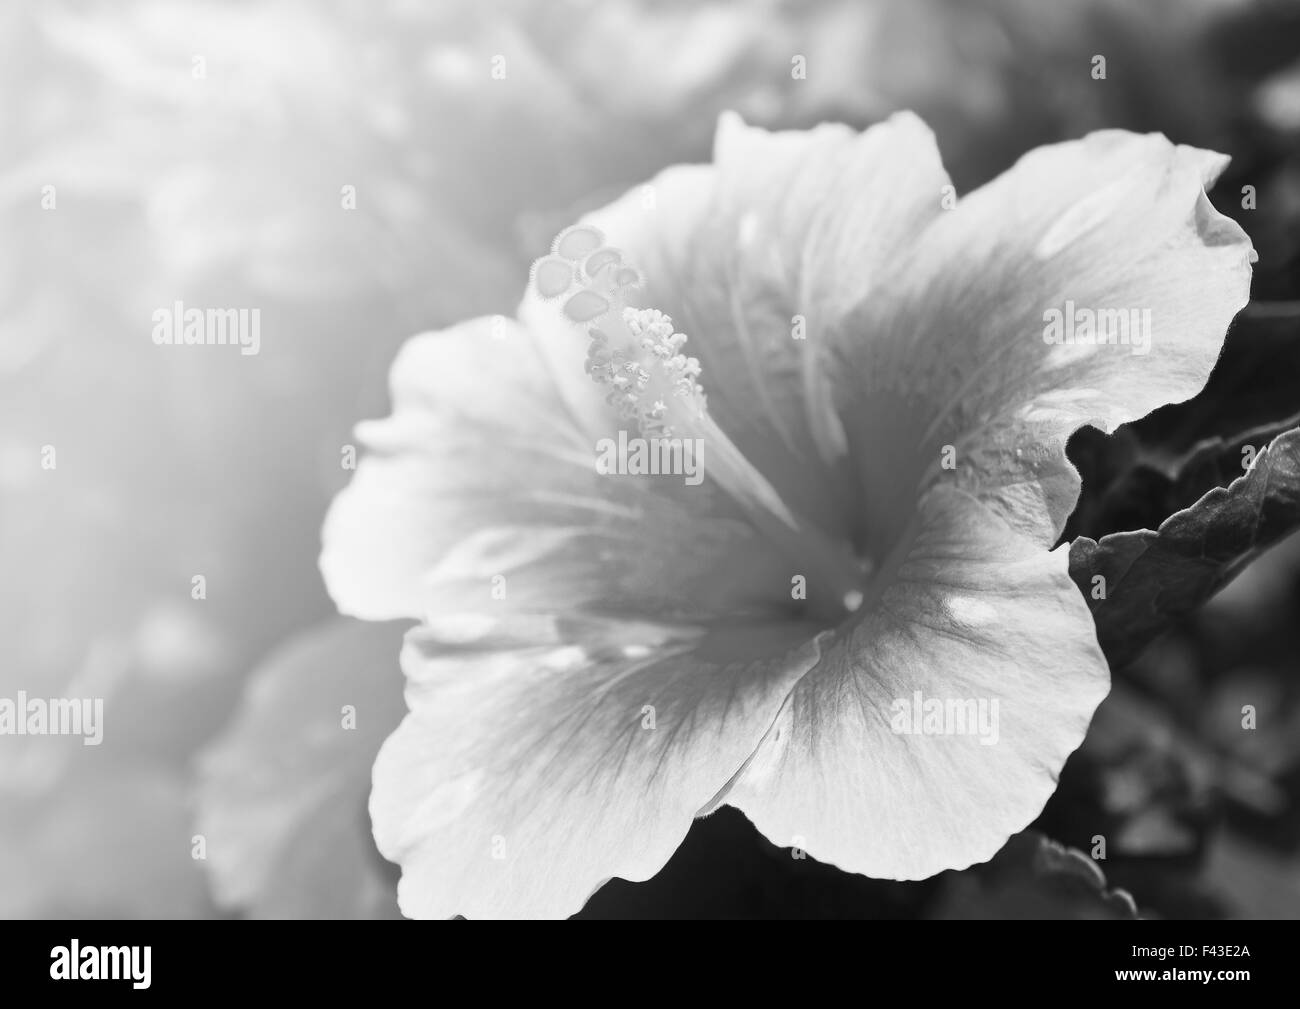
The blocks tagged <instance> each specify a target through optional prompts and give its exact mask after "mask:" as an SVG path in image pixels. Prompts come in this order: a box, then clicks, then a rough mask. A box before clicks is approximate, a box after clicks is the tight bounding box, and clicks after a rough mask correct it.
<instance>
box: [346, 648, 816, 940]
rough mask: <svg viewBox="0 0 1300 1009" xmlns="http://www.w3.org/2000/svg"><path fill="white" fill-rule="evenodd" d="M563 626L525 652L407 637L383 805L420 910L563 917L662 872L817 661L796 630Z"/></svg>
mask: <svg viewBox="0 0 1300 1009" xmlns="http://www.w3.org/2000/svg"><path fill="white" fill-rule="evenodd" d="M567 631H568V634H567V636H566V637H564V638H560V637H552V638H550V639H547V638H544V637H539V638H538V640H536V641H534V642H532V643H530V644H527V645H522V644H521V645H519V646H518V647H516V648H513V649H511V650H499V649H491V648H488V649H473V648H470V649H464V648H462V649H455V648H449V647H448V646H446V645H444V644H442V643H440V642H439V641H438V640H437V638H436V637H435V636H433V635H431V634H429V633H428V632H426V631H423V630H415V631H412V632H411V633H410V635H409V636H408V639H407V645H406V648H405V649H404V651H403V656H402V664H403V668H404V669H405V671H406V674H407V677H408V680H409V683H408V689H407V699H408V702H409V703H410V706H411V714H409V715H408V716H407V718H406V719H405V721H403V723H402V725H401V727H400V728H399V729H398V730H397V732H396V733H394V735H393V736H391V737H390V738H389V740H388V741H387V742H386V743H385V744H384V747H383V749H382V750H381V751H380V754H379V758H378V760H377V762H376V764H375V771H374V782H375V788H374V792H373V793H372V797H371V804H370V809H371V816H372V818H373V820H374V825H375V838H376V841H377V842H378V844H379V848H380V851H382V852H383V853H384V855H385V856H386V857H387V858H389V859H391V860H393V861H396V862H400V863H401V865H402V882H401V885H400V887H399V891H398V897H399V901H400V903H401V907H402V911H403V913H405V914H406V915H408V916H410V917H416V918H445V917H450V916H452V915H456V914H463V915H466V916H468V917H470V918H535V917H562V916H566V915H569V914H573V913H575V912H577V911H578V910H580V909H581V907H582V905H583V903H585V901H586V900H587V898H588V897H590V896H591V894H592V893H593V892H595V890H596V889H597V888H598V887H599V886H601V885H602V884H603V883H604V882H605V881H606V880H608V879H610V878H611V877H613V876H620V877H622V878H624V879H629V880H643V879H648V878H649V877H650V876H652V875H654V874H655V873H656V872H657V871H658V870H659V869H660V867H661V866H663V864H664V863H665V862H666V861H667V860H668V858H669V857H670V856H671V855H672V853H673V851H674V850H676V848H677V846H678V844H680V843H681V840H682V838H683V837H685V835H686V831H687V830H688V829H689V827H690V824H691V820H692V819H693V818H694V817H695V816H696V815H697V814H699V813H700V812H701V811H703V810H704V809H706V807H709V806H710V805H711V803H712V801H713V800H714V798H715V796H717V795H718V793H719V792H720V791H721V790H722V789H724V788H725V787H726V785H727V783H728V782H729V781H730V780H731V778H732V776H733V775H734V774H735V773H736V771H737V770H738V769H739V768H740V766H741V765H742V764H743V763H744V761H745V759H746V758H747V757H748V756H749V755H750V753H752V752H753V749H754V747H755V746H756V745H757V743H758V741H759V739H760V738H761V737H762V735H763V732H764V731H765V730H766V728H767V727H768V726H769V725H770V724H771V722H772V719H773V718H774V717H775V715H776V712H777V710H778V709H779V707H780V704H781V700H782V698H783V697H784V696H785V695H786V693H787V692H788V691H789V689H790V688H791V686H793V684H794V682H795V681H796V680H797V679H798V677H799V676H800V675H801V674H802V673H803V672H804V671H805V670H807V669H808V668H809V667H810V666H812V665H813V663H814V662H815V661H816V657H817V650H816V646H815V644H814V643H813V641H812V635H811V632H810V631H808V630H807V629H806V628H805V629H800V628H798V627H797V626H796V625H784V626H775V627H763V626H758V625H755V626H748V627H746V626H741V625H736V626H733V627H729V628H717V629H715V630H714V631H712V632H709V633H707V634H700V633H699V632H698V631H696V632H689V631H685V630H674V629H671V628H665V627H652V626H650V625H640V626H638V625H635V624H617V623H604V624H598V623H586V624H583V625H581V626H570V627H569V628H567Z"/></svg>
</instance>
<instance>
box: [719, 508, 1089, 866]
mask: <svg viewBox="0 0 1300 1009" xmlns="http://www.w3.org/2000/svg"><path fill="white" fill-rule="evenodd" d="M1066 565H1067V552H1066V551H1064V550H1058V551H1055V552H1052V553H1049V552H1047V551H1045V550H1044V549H1043V548H1042V547H1041V546H1039V545H1038V544H1036V543H1034V542H1033V541H1032V540H1029V539H1027V538H1025V537H1023V536H1020V535H1018V534H1016V533H1015V532H1014V531H1013V530H1012V529H1010V528H1009V527H1008V526H1007V525H1006V524H1005V523H1003V522H1001V521H1000V520H999V519H998V518H997V517H996V516H995V515H993V514H992V512H990V511H989V510H988V509H987V508H985V507H984V506H983V505H981V504H980V503H979V502H977V501H976V500H975V499H973V498H971V497H970V496H968V495H966V494H964V493H962V492H961V491H957V490H953V489H951V488H947V487H938V488H936V489H935V490H934V491H933V492H932V493H931V494H930V495H929V496H928V497H927V499H926V501H925V502H924V503H923V506H922V520H921V531H920V534H919V535H918V537H917V538H916V540H915V542H914V543H913V544H912V546H911V548H910V550H908V551H907V554H906V557H905V559H904V560H903V563H902V564H901V565H900V566H899V568H898V571H897V574H896V577H895V578H894V579H893V580H892V582H891V583H890V584H889V585H888V586H887V587H886V588H885V589H884V591H883V593H882V594H881V596H880V597H879V598H878V599H877V600H876V601H875V602H874V603H872V604H870V605H869V606H868V609H867V611H866V613H865V617H864V619H863V620H861V622H859V623H858V624H857V625H856V626H854V627H852V628H851V629H847V630H842V631H840V632H837V633H836V635H835V638H834V639H833V641H832V642H829V643H827V644H826V645H824V646H823V657H822V659H821V661H820V662H819V663H818V664H817V665H816V667H814V668H813V669H812V670H811V671H810V672H809V673H808V674H807V675H806V676H804V677H803V679H801V680H800V681H799V684H798V686H796V687H795V689H794V690H793V691H792V692H791V694H790V697H789V698H788V699H787V701H786V704H785V705H784V706H783V708H782V711H781V715H780V717H778V718H777V720H776V722H775V723H774V725H773V726H772V729H771V730H770V732H769V733H768V734H767V736H766V738H765V739H764V741H763V743H762V745H761V746H759V748H758V750H757V752H756V753H755V754H754V757H753V758H752V760H751V761H750V762H749V764H748V765H747V766H746V768H745V770H744V772H743V773H742V774H741V775H740V776H739V778H738V780H737V782H736V784H735V786H734V787H733V788H732V790H731V791H730V792H729V793H728V794H727V795H726V797H725V801H726V802H727V804H729V805H732V806H736V807H738V808H739V809H741V810H743V811H744V812H745V814H746V815H747V816H748V817H749V818H750V819H751V820H753V822H754V823H755V825H756V826H757V827H758V828H759V829H760V830H761V831H763V833H764V834H766V835H767V837H768V838H769V839H770V840H772V841H773V843H775V844H779V845H784V846H792V847H798V848H802V849H804V850H806V851H807V852H808V853H809V854H810V855H812V856H813V857H814V858H817V859H818V860H820V861H823V862H829V863H833V864H834V865H837V866H839V867H840V868H842V869H846V870H848V871H851V872H860V873H864V874H866V875H869V876H874V877H885V878H894V879H921V878H925V877H927V876H931V875H934V874H935V873H937V872H940V871H942V870H945V869H955V868H964V867H965V866H968V865H971V864H972V863H975V862H981V861H984V860H986V859H988V858H990V857H992V855H993V854H994V852H996V851H997V850H998V849H999V848H1000V847H1001V846H1002V845H1003V844H1004V843H1005V841H1006V839H1007V837H1008V836H1010V835H1011V834H1013V833H1015V832H1016V831H1018V830H1020V829H1021V828H1023V827H1024V826H1025V825H1026V824H1027V823H1029V822H1030V821H1031V820H1033V818H1034V817H1035V816H1036V815H1037V814H1038V812H1039V811H1040V810H1041V809H1042V807H1043V804H1044V803H1045V802H1046V801H1047V799H1048V797H1049V796H1050V795H1051V794H1052V792H1053V790H1054V789H1055V787H1056V780H1057V776H1058V775H1059V773H1060V770H1061V767H1062V765H1063V764H1064V763H1065V759H1066V757H1067V756H1069V754H1070V753H1071V752H1072V751H1073V750H1074V749H1075V748H1076V747H1077V746H1078V745H1079V743H1080V742H1081V741H1082V740H1083V736H1084V733H1085V731H1086V730H1087V727H1088V723H1089V720H1090V719H1091V717H1092V713H1093V711H1094V709H1095V708H1096V706H1097V705H1098V704H1099V703H1100V702H1101V700H1102V698H1103V697H1105V695H1106V692H1107V689H1108V687H1109V673H1108V669H1107V666H1106V661H1105V659H1104V657H1103V656H1102V653H1101V649H1100V648H1099V647H1098V645H1097V641H1096V634H1095V631H1094V629H1093V624H1092V619H1091V617H1090V616H1089V613H1088V607H1087V605H1086V603H1085V602H1084V600H1083V597H1082V596H1081V595H1080V594H1079V590H1078V589H1077V588H1076V587H1075V585H1074V583H1073V582H1072V581H1071V580H1070V577H1069V574H1068V572H1067V569H1066ZM918 694H919V701H920V704H919V705H918V704H917V701H918ZM930 701H937V702H938V703H939V704H941V705H943V706H944V709H945V711H946V709H947V707H948V706H949V705H950V704H951V705H952V714H951V715H945V719H946V720H943V721H935V722H934V723H933V725H932V726H927V724H926V722H925V720H924V718H922V720H921V721H920V722H919V723H917V722H914V721H913V720H912V715H911V713H912V711H914V710H916V711H919V712H921V713H922V714H923V715H924V714H925V713H926V711H927V702H930ZM995 703H996V707H994V704H995ZM972 704H973V705H975V707H974V708H972V707H971V705H972ZM981 705H982V707H981ZM959 707H960V710H961V712H962V716H963V718H964V719H965V720H964V721H961V720H958V719H957V711H958V708H959ZM972 712H974V713H975V717H974V718H973V719H972V718H970V715H971V713H972ZM899 718H901V719H902V721H900V722H896V721H895V719H899ZM981 719H982V720H981ZM918 725H919V727H920V728H921V729H922V730H927V729H930V728H935V729H939V730H940V731H939V732H930V731H922V732H920V733H917V732H914V731H908V732H906V733H902V732H897V731H895V730H896V729H897V728H900V727H906V728H907V729H909V730H912V729H915V728H917V727H918Z"/></svg>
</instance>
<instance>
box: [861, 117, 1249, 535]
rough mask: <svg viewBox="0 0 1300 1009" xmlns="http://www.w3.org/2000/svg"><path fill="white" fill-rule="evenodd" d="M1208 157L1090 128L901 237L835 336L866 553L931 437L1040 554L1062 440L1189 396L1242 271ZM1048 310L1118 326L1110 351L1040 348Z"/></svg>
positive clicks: (1074, 477)
mask: <svg viewBox="0 0 1300 1009" xmlns="http://www.w3.org/2000/svg"><path fill="white" fill-rule="evenodd" d="M1225 164H1226V158H1224V157H1223V156H1222V155H1219V154H1214V153H1212V152H1209V151H1202V150H1197V149H1195V148H1190V147H1182V146H1175V145H1173V144H1171V143H1170V142H1169V141H1167V140H1166V139H1165V138H1164V137H1161V136H1159V135H1154V134H1152V135H1146V136H1141V135H1137V134H1132V133H1125V132H1121V131H1106V132H1101V133H1094V134H1091V135H1090V136H1088V137H1086V138H1085V139H1083V140H1078V141H1073V142H1070V143H1064V144H1057V145H1054V146H1051V147H1043V148H1039V149H1038V150H1035V151H1032V152H1031V153H1029V154H1027V155H1025V156H1024V157H1023V158H1021V159H1020V161H1019V162H1018V163H1017V164H1016V165H1015V166H1014V167H1013V168H1011V169H1010V170H1009V171H1007V172H1006V173H1005V174H1003V175H1002V176H1000V177H999V178H997V179H995V180H994V181H993V182H991V183H990V184H988V185H987V186H984V187H983V188H981V189H979V190H976V191H975V192H973V193H971V194H969V195H967V196H964V197H962V199H961V200H960V201H959V202H958V204H957V206H956V208H955V209H952V210H949V211H946V212H944V213H942V214H940V215H938V216H937V217H935V218H934V219H933V220H932V221H931V222H930V224H929V226H928V227H927V228H926V229H925V230H923V231H922V232H921V233H919V234H918V235H916V236H914V237H913V239H912V240H911V241H910V242H909V243H908V248H907V251H906V254H905V255H904V256H902V257H901V258H900V259H899V260H898V261H897V263H896V264H895V268H894V270H893V271H892V272H891V274H890V276H889V277H888V278H887V280H886V281H885V282H884V283H882V284H881V285H880V287H879V288H878V289H877V290H876V291H875V292H874V294H873V296H872V297H869V298H867V299H866V300H865V301H864V302H863V303H862V304H861V306H860V307H859V308H858V310H857V311H855V312H853V313H852V314H851V315H850V316H849V317H848V318H847V319H846V321H845V324H844V325H843V326H842V328H841V332H840V333H839V334H838V342H839V345H840V347H841V348H842V351H841V353H842V358H843V365H844V366H843V368H842V369H841V370H840V372H839V374H840V375H841V376H842V378H843V380H842V382H841V383H840V386H839V388H838V399H839V402H840V404H841V410H842V412H843V413H844V414H845V418H846V427H847V429H848V431H849V434H850V439H851V440H852V441H853V443H854V452H855V454H856V456H857V458H858V459H859V461H860V462H861V465H862V481H863V493H864V495H865V497H866V502H867V508H866V510H867V513H868V517H869V525H870V527H871V529H872V531H873V533H874V535H875V537H876V541H875V543H874V546H875V547H876V549H877V550H887V549H888V548H889V546H890V544H891V543H892V541H893V540H894V538H895V537H896V536H897V535H898V532H899V530H900V528H901V526H902V524H903V523H905V522H906V521H907V519H908V517H909V516H910V514H911V513H912V510H913V506H914V502H915V500H916V497H917V494H918V493H919V491H920V490H921V489H922V488H923V487H924V486H926V485H928V484H929V483H931V482H933V481H934V480H941V479H944V478H945V474H944V471H943V470H942V468H941V455H942V453H943V451H944V446H951V447H952V450H953V452H954V457H953V459H954V461H955V464H956V471H955V474H953V473H951V472H950V473H948V478H951V477H953V476H954V475H955V477H956V479H957V482H958V485H959V486H962V487H964V488H966V489H968V490H970V491H971V492H973V493H975V494H976V495H977V496H978V497H980V498H981V500H983V501H985V503H987V504H988V505H989V506H990V507H991V508H993V509H994V510H995V511H996V512H997V513H998V514H999V515H1001V516H1002V518H1004V519H1005V520H1007V521H1009V522H1011V523H1012V524H1014V525H1016V526H1017V527H1018V528H1019V529H1021V530H1022V531H1023V532H1025V533H1026V534H1027V535H1030V536H1032V537H1034V538H1036V539H1037V540H1038V541H1039V542H1040V543H1043V544H1046V545H1050V544H1052V543H1053V542H1055V540H1056V538H1057V537H1058V536H1059V534H1060V532H1061V529H1062V527H1063V526H1064V523H1065V520H1066V518H1067V517H1068V516H1069V513H1070V512H1071V511H1072V510H1073V508H1074V503H1075V500H1076V498H1077V496H1078V486H1079V478H1078V474H1077V473H1076V472H1075V470H1074V468H1073V466H1071V465H1070V463H1069V462H1068V460H1067V459H1066V457H1065V444H1066V440H1067V439H1068V437H1069V435H1070V434H1071V433H1072V432H1073V431H1074V430H1076V429H1077V428H1078V427H1080V426H1082V425H1084V424H1087V423H1092V424H1095V425H1097V426H1100V427H1102V428H1103V429H1106V430H1109V429H1111V428H1113V427H1114V426H1115V425H1117V424H1119V423H1122V422H1125V421H1130V420H1135V419H1137V418H1139V417H1142V416H1144V415H1145V414H1147V413H1149V412H1150V411H1151V410H1153V409H1155V408H1156V407H1157V406H1161V405H1163V404H1166V403H1174V402H1180V401H1182V400H1185V399H1187V398H1189V397H1191V396H1193V395H1194V394H1195V393H1197V392H1198V391H1199V390H1200V389H1201V387H1202V385H1204V383H1205V380H1206V378H1207V377H1208V376H1209V373H1210V369H1211V368H1212V367H1213V365H1214V362H1215V360H1216V359H1217V357H1218V354H1219V350H1220V348H1221V347H1222V345H1223V338H1224V334H1225V332H1226V330H1227V328H1228V324H1229V323H1230V321H1231V320H1232V317H1233V316H1234V315H1235V314H1236V312H1237V311H1238V310H1239V309H1240V308H1241V307H1242V306H1243V305H1244V304H1245V303H1246V301H1247V298H1248V295H1249V288H1250V263H1251V262H1252V260H1253V252H1252V250H1251V248H1250V242H1249V240H1248V239H1247V237H1246V235H1245V233H1244V232H1243V231H1242V230H1241V228H1240V227H1238V226H1237V225H1236V224H1235V223H1234V222H1232V221H1231V220H1229V219H1228V218H1226V217H1223V216H1222V215H1220V214H1219V213H1217V212H1216V211H1215V210H1214V208H1213V207H1212V206H1211V205H1210V202H1209V200H1208V199H1207V198H1206V196H1205V192H1204V187H1205V186H1207V185H1209V184H1210V183H1212V182H1213V180H1214V178H1215V177H1216V176H1217V175H1218V173H1219V172H1220V171H1221V170H1222V169H1223V167H1224V165H1225ZM1053 310H1058V311H1060V312H1061V313H1062V315H1063V316H1064V315H1065V314H1067V313H1068V314H1069V315H1070V316H1071V317H1075V316H1076V314H1077V313H1078V312H1079V311H1082V312H1084V313H1088V318H1089V320H1090V322H1096V323H1097V324H1098V325H1101V324H1103V323H1109V324H1112V325H1116V326H1118V324H1119V322H1120V319H1121V318H1122V319H1123V320H1124V322H1125V323H1128V322H1129V321H1134V322H1136V326H1135V327H1134V328H1133V329H1131V330H1130V331H1129V332H1128V335H1127V337H1125V335H1124V334H1123V333H1121V332H1119V330H1118V329H1117V330H1116V333H1117V337H1118V338H1120V339H1127V340H1128V341H1129V342H1128V343H1115V344H1111V343H1107V344H1103V345H1089V344H1087V343H1083V344H1080V343H1068V344H1049V343H1047V342H1045V336H1046V335H1053V334H1050V333H1049V321H1050V313H1051V312H1052V311H1053ZM1112 312H1122V313H1125V314H1123V315H1122V316H1120V315H1109V314H1103V313H1112ZM1131 313H1136V314H1135V315H1134V314H1131ZM1144 313H1147V314H1145V315H1144ZM1148 323H1149V326H1148ZM1062 335H1063V336H1064V330H1062ZM1071 335H1072V336H1073V333H1072V334H1071ZM1147 335H1149V337H1150V348H1149V352H1143V348H1142V346H1141V341H1142V340H1143V339H1144V338H1145V337H1146V336H1147ZM1085 393H1086V394H1085Z"/></svg>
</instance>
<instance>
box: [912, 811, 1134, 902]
mask: <svg viewBox="0 0 1300 1009" xmlns="http://www.w3.org/2000/svg"><path fill="white" fill-rule="evenodd" d="M930 917H933V918H941V919H958V920H967V921H968V920H975V919H978V920H982V921H987V920H1008V919H1026V918H1029V919H1047V918H1051V919H1061V918H1070V919H1109V920H1118V919H1131V918H1136V917H1137V907H1136V905H1135V904H1134V903H1133V898H1132V897H1131V896H1129V894H1128V893H1127V892H1126V891H1124V890H1120V889H1118V888H1116V889H1110V888H1108V887H1107V885H1106V876H1105V874H1104V873H1103V872H1102V871H1101V869H1100V868H1098V866H1097V864H1096V863H1095V862H1094V861H1093V860H1092V859H1090V858H1089V857H1088V856H1087V855H1085V854H1083V853H1082V852H1081V851H1077V850H1076V849H1074V848H1066V847H1064V846H1063V845H1060V844H1057V843H1056V842H1055V841H1052V840H1050V839H1049V838H1047V837H1044V836H1043V835H1042V834H1039V833H1037V832H1036V831H1032V830H1029V831H1025V832H1023V833H1021V834H1016V835H1015V836H1013V837H1012V838H1011V840H1009V841H1008V842H1007V843H1006V846H1005V847H1003V849H1002V850H1001V851H1000V852H998V853H997V855H995V856H994V857H993V858H992V859H991V860H990V861H989V862H987V863H985V864H984V865H982V866H979V867H977V868H973V869H968V870H966V871H965V872H960V873H950V874H945V889H944V893H943V895H942V896H941V898H940V900H939V902H938V905H937V907H936V908H935V910H934V911H933V912H932V913H931V915H930Z"/></svg>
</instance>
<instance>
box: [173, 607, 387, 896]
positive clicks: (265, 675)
mask: <svg viewBox="0 0 1300 1009" xmlns="http://www.w3.org/2000/svg"><path fill="white" fill-rule="evenodd" d="M403 630H404V625H402V624H400V623H388V624H365V623H360V622H358V621H352V620H342V619H339V620H335V621H331V622H329V623H326V624H324V625H322V626H320V627H318V628H316V629H314V630H312V631H309V632H307V633H306V634H303V635H300V636H299V637H297V638H296V639H294V640H293V641H291V642H290V643H289V644H288V645H287V646H285V647H284V648H282V649H281V650H279V651H277V652H276V653H274V654H272V655H271V657H270V658H269V659H267V661H266V662H265V663H264V664H263V665H262V666H261V667H260V668H259V669H258V670H256V671H255V672H254V673H253V675H252V677H251V678H250V679H249V683H248V687H247V689H246V692H245V695H244V699H243V704H242V707H241V708H240V710H239V711H238V712H237V713H236V715H235V717H234V719H233V721H232V723H231V725H230V727H229V728H228V729H227V731H226V732H225V733H224V734H223V735H222V736H221V737H220V738H218V739H217V740H216V741H215V742H214V743H213V744H212V745H211V746H210V747H209V748H208V749H207V750H206V751H205V752H204V754H203V755H202V757H201V763H200V788H199V800H198V805H199V812H198V832H199V833H201V834H202V835H203V836H204V837H205V838H206V841H207V863H206V864H207V867H208V870H209V874H210V877H211V882H212V888H213V892H214V894H215V897H216V900H217V902H218V903H219V904H221V905H223V906H226V907H231V908H236V909H239V910H241V911H243V912H245V913H247V914H248V915H250V916H252V917H258V918H373V917H396V916H397V902H396V874H395V871H393V872H391V873H390V871H389V870H390V867H389V866H387V864H386V863H385V862H384V861H383V860H382V859H381V858H380V856H379V854H378V852H377V851H376V850H375V847H374V843H373V841H372V840H371V837H370V820H369V817H368V815H367V814H366V802H367V796H368V794H369V791H370V767H371V764H373V763H374V759H375V754H376V753H377V752H378V750H379V746H380V744H381V743H382V742H383V740H384V738H385V737H386V736H387V735H388V734H389V733H390V732H392V730H393V729H395V728H396V727H397V723H398V722H399V721H400V720H401V717H402V715H403V714H404V713H405V710H406V708H405V705H404V704H403V702H402V684H403V679H402V675H401V672H400V670H399V669H398V665H397V655H398V652H399V650H400V648H401V642H402V631H403ZM345 706H351V707H352V708H353V709H354V710H355V728H351V729H349V728H346V727H345V720H346V714H345Z"/></svg>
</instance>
